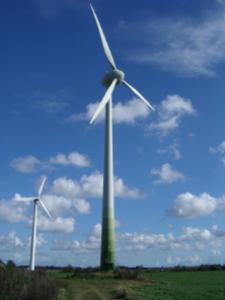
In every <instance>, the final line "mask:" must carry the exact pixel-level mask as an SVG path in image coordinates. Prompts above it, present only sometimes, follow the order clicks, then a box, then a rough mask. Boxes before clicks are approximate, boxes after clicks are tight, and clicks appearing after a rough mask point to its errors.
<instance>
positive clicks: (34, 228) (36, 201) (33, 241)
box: [16, 177, 51, 271]
mask: <svg viewBox="0 0 225 300" xmlns="http://www.w3.org/2000/svg"><path fill="white" fill-rule="evenodd" d="M46 180H47V177H44V178H43V180H42V182H41V184H40V187H39V189H38V194H37V196H34V197H20V196H19V197H16V201H24V202H27V201H33V203H34V210H33V225H32V237H31V250H30V270H31V271H34V270H35V252H36V240H37V213H38V204H39V205H40V206H41V207H42V208H43V210H44V211H45V213H46V214H47V216H48V217H49V218H51V214H50V212H49V211H48V209H47V207H46V206H45V204H44V203H43V201H42V200H41V196H42V192H43V189H44V186H45V183H46Z"/></svg>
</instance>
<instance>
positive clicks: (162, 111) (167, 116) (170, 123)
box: [149, 95, 196, 136]
mask: <svg viewBox="0 0 225 300" xmlns="http://www.w3.org/2000/svg"><path fill="white" fill-rule="evenodd" d="M195 114H196V111H195V109H194V107H193V105H192V103H191V100H190V99H186V98H183V97H181V96H179V95H168V96H167V97H166V99H164V100H163V101H162V103H161V104H160V106H159V109H158V120H157V121H156V122H152V123H150V125H149V130H150V131H154V132H156V133H158V134H160V135H162V136H165V135H167V134H168V133H170V132H171V131H173V130H174V129H177V128H178V127H179V126H180V123H181V120H182V118H183V117H184V116H185V115H190V116H194V115H195Z"/></svg>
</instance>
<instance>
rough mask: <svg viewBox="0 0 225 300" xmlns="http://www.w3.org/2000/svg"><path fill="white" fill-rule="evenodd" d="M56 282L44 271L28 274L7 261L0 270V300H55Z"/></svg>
mask: <svg viewBox="0 0 225 300" xmlns="http://www.w3.org/2000/svg"><path fill="white" fill-rule="evenodd" d="M57 295H58V286H57V282H56V280H54V279H53V278H51V277H49V275H48V274H47V272H46V271H44V270H40V271H36V272H29V271H27V270H24V269H19V268H16V265H15V264H14V262H13V261H8V262H7V264H6V265H4V267H1V268H0V300H40V299H42V300H57Z"/></svg>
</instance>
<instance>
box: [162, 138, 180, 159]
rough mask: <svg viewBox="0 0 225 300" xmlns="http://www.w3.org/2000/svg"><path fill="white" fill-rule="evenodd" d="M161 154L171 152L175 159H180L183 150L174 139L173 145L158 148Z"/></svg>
mask: <svg viewBox="0 0 225 300" xmlns="http://www.w3.org/2000/svg"><path fill="white" fill-rule="evenodd" d="M157 153H159V154H170V155H172V156H173V157H174V159H176V160H179V159H181V157H182V154H181V151H180V149H179V145H178V143H177V142H176V141H174V142H173V143H172V144H171V145H169V146H168V147H164V148H159V149H158V150H157Z"/></svg>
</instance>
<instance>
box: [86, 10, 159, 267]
mask: <svg viewBox="0 0 225 300" xmlns="http://www.w3.org/2000/svg"><path fill="white" fill-rule="evenodd" d="M90 6H91V10H92V13H93V15H94V19H95V22H96V25H97V28H98V32H99V35H100V38H101V42H102V46H103V49H104V52H105V55H106V58H107V60H108V62H109V64H110V66H111V68H112V70H111V71H109V72H108V73H106V74H105V76H104V77H103V79H102V84H103V85H104V86H105V87H106V92H105V95H104V97H103V98H102V100H101V101H100V103H99V105H98V107H97V109H96V111H95V113H94V115H93V117H92V119H91V121H90V124H92V123H93V122H94V121H95V120H96V119H97V117H98V116H99V114H100V113H101V111H102V110H103V109H104V108H105V159H104V181H103V210H102V239H101V269H102V270H105V271H107V270H112V269H114V266H115V232H114V230H115V229H114V192H113V128H112V94H113V91H114V89H115V87H116V86H117V85H119V84H120V83H122V84H123V85H125V86H126V87H127V88H128V89H130V90H131V92H132V93H134V94H135V96H136V97H138V98H139V99H140V100H141V101H143V102H144V103H145V104H146V105H147V106H148V107H149V108H150V109H151V110H154V108H153V106H152V105H151V104H150V103H149V102H148V101H147V100H146V99H145V98H144V96H143V95H142V94H141V93H140V92H139V91H137V90H136V89H135V88H134V87H133V86H132V85H130V84H129V83H128V82H127V81H126V80H125V79H124V78H125V74H124V72H123V71H121V70H119V69H118V68H117V66H116V63H115V61H114V58H113V56H112V53H111V50H110V48H109V45H108V42H107V40H106V37H105V35H104V32H103V29H102V27H101V24H100V22H99V19H98V17H97V14H96V12H95V10H94V8H93V6H92V5H91V4H90Z"/></svg>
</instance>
